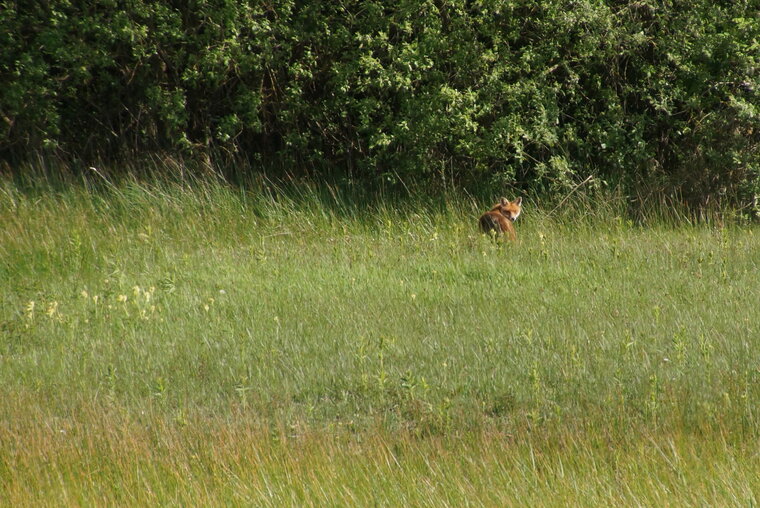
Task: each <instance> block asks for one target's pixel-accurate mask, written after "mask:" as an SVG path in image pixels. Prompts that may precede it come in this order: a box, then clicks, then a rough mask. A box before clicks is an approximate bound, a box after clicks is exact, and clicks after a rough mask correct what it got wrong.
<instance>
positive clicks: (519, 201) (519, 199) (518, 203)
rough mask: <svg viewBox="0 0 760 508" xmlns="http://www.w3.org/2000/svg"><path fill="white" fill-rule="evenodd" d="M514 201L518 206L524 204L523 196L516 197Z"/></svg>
mask: <svg viewBox="0 0 760 508" xmlns="http://www.w3.org/2000/svg"><path fill="white" fill-rule="evenodd" d="M514 203H515V204H516V205H517V206H520V205H522V197H519V198H517V199H515V201H514Z"/></svg>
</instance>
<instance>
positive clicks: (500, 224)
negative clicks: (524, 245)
mask: <svg viewBox="0 0 760 508" xmlns="http://www.w3.org/2000/svg"><path fill="white" fill-rule="evenodd" d="M520 212H522V198H517V199H515V200H514V201H512V202H511V203H510V202H509V201H508V200H507V198H501V200H500V201H499V202H498V203H496V204H495V205H494V206H493V208H491V209H490V210H489V211H487V212H486V213H484V214H483V215H481V216H480V220H479V223H480V230H481V231H483V232H484V233H491V231H493V234H494V235H495V236H497V237H498V236H499V235H501V234H502V233H508V234H509V238H510V239H512V240H516V239H517V235H516V234H515V227H514V225H513V224H512V223H513V222H514V221H515V220H516V219H517V217H518V216H519V215H520Z"/></svg>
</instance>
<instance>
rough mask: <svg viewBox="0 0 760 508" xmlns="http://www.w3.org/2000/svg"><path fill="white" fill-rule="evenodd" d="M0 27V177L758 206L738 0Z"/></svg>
mask: <svg viewBox="0 0 760 508" xmlns="http://www.w3.org/2000/svg"><path fill="white" fill-rule="evenodd" d="M2 5H3V8H2V10H0V44H1V45H2V47H3V52H2V54H0V69H1V70H2V76H3V82H4V86H3V87H2V88H1V89H0V111H2V121H1V122H0V156H2V157H3V159H5V160H7V161H10V162H17V161H19V160H23V159H27V158H29V156H30V154H34V155H35V156H36V155H37V154H39V153H41V152H42V153H47V154H55V155H56V156H58V157H63V158H64V159H65V160H74V161H76V160H81V161H90V160H92V159H93V158H95V157H97V158H99V159H106V160H108V159H111V160H114V159H116V158H117V157H120V156H122V155H123V154H124V153H139V152H155V151H168V152H170V153H175V154H180V155H182V156H183V157H184V156H201V155H202V156H204V157H207V156H209V155H212V156H214V157H216V158H217V160H218V162H220V163H224V162H225V161H226V162H230V161H234V162H236V163H239V162H241V161H245V162H247V164H245V165H243V166H242V167H243V168H244V169H243V171H249V170H252V169H253V168H260V167H262V166H263V167H266V168H268V170H269V171H270V172H273V173H275V174H276V172H277V171H280V172H283V173H286V172H287V173H292V172H308V173H309V174H311V175H323V174H326V173H333V174H335V173H337V174H340V175H344V176H345V177H347V178H349V179H350V180H352V181H354V182H358V183H360V184H366V185H368V186H376V185H378V184H379V183H381V182H383V183H385V182H389V181H390V182H403V183H404V185H417V186H426V187H427V188H431V187H430V185H433V186H434V187H432V188H443V187H447V186H464V187H467V188H472V189H481V190H483V189H501V188H503V187H504V186H505V185H510V186H514V187H517V188H522V189H526V188H530V189H532V190H534V191H536V192H541V193H548V194H559V193H564V192H567V190H568V189H569V188H571V187H572V186H573V185H574V183H573V182H578V181H580V180H581V179H583V178H585V177H586V176H587V175H594V176H596V177H597V179H596V180H595V181H597V182H607V183H608V184H610V185H620V186H622V187H623V189H624V190H625V192H626V193H628V194H629V195H630V196H633V197H638V198H641V199H645V198H646V196H648V195H650V194H652V193H655V194H660V195H663V194H664V195H670V196H671V197H672V198H675V199H678V200H679V201H685V202H687V203H690V204H693V205H700V206H702V205H711V204H716V203H717V202H718V201H720V200H723V201H724V202H725V203H727V204H736V203H740V202H748V201H750V200H752V199H753V197H754V196H756V195H757V194H759V193H760V176H758V175H759V174H760V162H759V159H760V156H759V155H758V154H759V153H760V150H759V147H760V125H758V123H759V122H758V99H757V98H758V95H757V94H758V89H760V83H759V82H758V56H757V55H758V54H760V37H759V36H760V18H759V17H758V15H757V12H758V11H757V6H756V2H753V1H749V0H746V1H732V2H728V1H718V2H716V1H713V0H694V1H689V2H685V1H667V2H650V1H648V0H645V1H636V2H632V1H630V2H624V1H618V2H598V1H592V0H565V1H550V2H545V1H543V2H538V1H534V0H510V1H506V2H505V1H490V0H481V1H471V0H453V1H443V0H389V1H385V0H383V1H380V0H354V1H351V0H345V1H341V2H306V1H295V0H286V1H281V2H277V3H263V2H226V1H219V0H198V1H194V2H190V3H183V2H154V1H148V0H135V1H131V2H128V3H126V4H125V3H123V2H117V1H115V0H98V1H94V2H92V1H91V2H82V1H62V0H58V1H51V2H47V3H45V4H35V3H21V2H11V1H5V2H3V4H2ZM238 167H241V166H238ZM755 200H756V198H755ZM717 204H721V203H717Z"/></svg>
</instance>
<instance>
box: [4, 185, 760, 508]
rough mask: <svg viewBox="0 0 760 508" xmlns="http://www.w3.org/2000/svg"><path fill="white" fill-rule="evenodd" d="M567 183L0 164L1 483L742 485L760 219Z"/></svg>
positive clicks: (16, 496) (753, 431) (753, 412)
mask: <svg viewBox="0 0 760 508" xmlns="http://www.w3.org/2000/svg"><path fill="white" fill-rule="evenodd" d="M95 187H97V188H95ZM508 197H511V196H508ZM589 203H590V202H589V201H587V200H584V199H582V198H581V197H577V199H576V197H573V199H570V200H568V201H567V202H566V203H565V204H564V205H563V206H562V207H560V208H559V209H556V210H553V209H552V207H549V206H543V205H542V204H541V203H536V202H532V201H531V199H525V200H524V212H523V215H522V216H521V217H520V219H519V220H518V222H517V224H516V229H517V234H518V238H519V240H518V242H516V243H508V242H507V243H495V242H493V241H491V240H490V239H489V238H487V237H484V236H483V235H481V234H479V233H478V231H477V229H476V220H477V216H478V214H479V213H480V212H481V211H482V210H483V209H484V208H486V207H487V206H488V205H490V204H491V203H489V202H485V201H478V200H475V199H472V198H468V197H464V196H461V195H459V196H449V197H447V198H441V199H440V200H434V199H424V198H415V199H408V200H395V199H388V200H383V199H380V198H377V197H375V198H371V199H370V198H363V197H357V196H351V195H347V194H344V193H341V192H339V191H337V190H336V189H334V188H332V187H330V186H327V185H304V186H303V187H301V188H300V189H299V188H291V189H278V188H275V187H274V186H273V185H266V184H262V185H258V186H250V187H236V186H231V185H228V184H225V183H221V182H212V181H207V182H195V183H193V184H192V185H186V184H181V183H162V184H158V183H153V184H146V183H140V182H137V181H127V182H125V183H120V184H108V185H106V184H104V183H102V182H100V183H99V184H98V185H97V186H94V185H93V184H91V183H90V184H88V183H86V182H85V183H80V184H76V185H70V186H66V187H63V188H56V187H55V186H51V187H50V188H44V187H43V188H34V187H32V188H29V187H24V186H22V185H18V184H16V183H13V182H11V181H10V180H9V179H5V180H3V181H2V183H1V184H0V288H1V293H0V505H3V506H44V505H51V506H52V505H55V506H61V505H68V506H79V505H93V504H95V505H111V504H120V505H162V506H166V505H170V506H173V505H189V504H195V505H206V506H218V505H251V506H308V505H314V506H325V505H328V506H330V505H346V506H355V505H381V506H406V505H408V506H526V505H531V506H542V505H546V506H554V505H561V504H571V505H587V506H590V505H600V504H606V505H609V504H618V505H619V504H624V505H657V506H666V505H678V506H704V505H719V506H756V505H757V504H758V501H760V480H759V479H758V478H760V444H759V443H760V441H759V438H760V414H759V413H758V411H759V410H758V407H760V406H759V405H758V404H757V401H758V400H760V305H758V302H760V229H758V227H757V225H752V224H749V223H744V222H742V221H740V220H725V221H720V222H719V224H716V222H714V221H707V222H695V221H691V220H688V218H687V217H683V218H681V219H679V220H673V219H672V218H671V219H669V218H667V217H665V216H660V215H656V214H653V215H652V217H649V218H647V217H644V218H643V220H641V221H638V222H636V223H634V222H633V221H631V220H630V219H629V218H628V216H627V215H626V213H625V206H624V205H621V204H620V203H619V202H613V201H610V202H609V203H608V204H606V205H605V204H602V205H599V204H597V205H593V206H592V205H590V204H589Z"/></svg>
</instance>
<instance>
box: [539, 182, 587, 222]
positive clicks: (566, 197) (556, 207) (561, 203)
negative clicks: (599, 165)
mask: <svg viewBox="0 0 760 508" xmlns="http://www.w3.org/2000/svg"><path fill="white" fill-rule="evenodd" d="M593 178H594V175H588V177H587V178H586V179H585V180H583V181H582V182H581V183H579V184H578V185H576V186H575V187H573V190H571V191H570V192H569V193H568V194H567V196H565V197H564V199H562V201H560V202H559V204H558V205H557V206H555V207H554V209H553V210H552V211H551V212H549V214H548V215H547V217H548V216H550V215H551V214H553V213H554V212H556V211H557V209H558V208H559V207H560V206H562V205H563V204H565V201H567V199H568V198H569V197H570V196H572V195H573V192H575V191H577V190H578V189H579V188H580V187H581V185H584V184H586V183H588V182H589V181H590V180H593Z"/></svg>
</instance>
